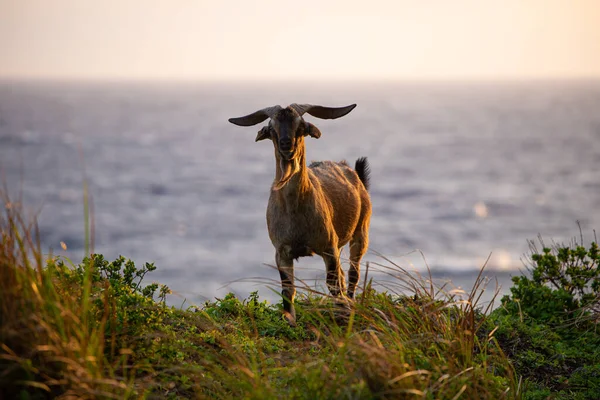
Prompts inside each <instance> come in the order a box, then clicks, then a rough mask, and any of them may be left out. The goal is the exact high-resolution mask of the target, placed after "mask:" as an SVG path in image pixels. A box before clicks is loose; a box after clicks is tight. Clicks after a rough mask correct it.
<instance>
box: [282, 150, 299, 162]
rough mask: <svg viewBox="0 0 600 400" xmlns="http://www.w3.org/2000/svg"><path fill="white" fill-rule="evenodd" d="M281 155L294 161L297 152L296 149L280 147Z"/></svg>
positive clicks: (286, 159)
mask: <svg viewBox="0 0 600 400" xmlns="http://www.w3.org/2000/svg"><path fill="white" fill-rule="evenodd" d="M279 155H280V156H281V158H282V159H283V160H285V161H292V160H293V159H294V156H295V155H296V153H295V151H294V150H287V151H286V150H282V149H279Z"/></svg>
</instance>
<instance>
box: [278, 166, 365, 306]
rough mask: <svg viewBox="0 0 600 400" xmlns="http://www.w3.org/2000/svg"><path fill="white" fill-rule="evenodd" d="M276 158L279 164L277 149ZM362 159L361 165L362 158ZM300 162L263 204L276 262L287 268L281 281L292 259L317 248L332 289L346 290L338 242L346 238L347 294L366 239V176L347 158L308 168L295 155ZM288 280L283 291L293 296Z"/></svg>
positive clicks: (289, 276) (284, 276)
mask: <svg viewBox="0 0 600 400" xmlns="http://www.w3.org/2000/svg"><path fill="white" fill-rule="evenodd" d="M276 159H277V164H278V165H279V162H280V160H279V158H278V156H277V154H276ZM362 162H363V163H364V166H365V168H366V160H363V161H362ZM299 164H300V165H298V171H297V172H296V173H295V174H294V175H293V176H292V178H291V179H290V180H289V182H288V183H287V184H286V185H285V186H284V187H283V188H281V189H274V188H273V189H272V190H271V195H270V198H269V204H268V207H267V227H268V230H269V237H270V238H271V242H272V243H273V246H274V247H275V250H276V261H277V266H278V268H279V269H280V272H281V271H282V268H283V269H285V268H286V266H287V267H288V270H289V274H288V272H282V274H281V275H282V281H286V280H289V281H293V275H292V274H293V260H294V259H297V258H299V257H306V256H312V255H314V254H317V255H319V256H321V257H323V260H324V261H325V264H326V267H327V285H328V286H329V290H330V291H331V293H332V294H333V295H339V294H340V293H343V292H345V279H344V276H343V275H344V273H343V271H342V270H341V265H340V259H339V256H340V250H341V248H342V247H343V246H345V245H346V244H348V243H349V242H350V270H349V272H348V282H349V285H348V291H347V294H348V297H350V298H352V297H353V295H354V291H355V289H356V285H357V283H358V275H359V270H360V267H359V263H360V259H361V258H362V256H363V255H364V253H365V252H366V249H367V246H368V242H369V240H368V230H369V221H370V217H371V201H370V198H369V194H368V192H367V189H366V185H367V184H368V183H367V182H368V181H367V180H366V179H367V178H366V177H363V178H364V179H365V181H364V183H363V181H362V180H361V177H360V176H359V174H358V173H357V171H355V170H353V169H352V168H350V167H349V166H348V164H347V163H346V162H332V161H322V162H313V163H312V164H311V165H310V166H309V167H308V168H307V167H306V165H305V163H304V157H300V161H299ZM357 165H359V164H358V163H357ZM277 179H278V174H276V181H277ZM284 286H285V285H284ZM290 286H292V287H289V288H288V292H289V293H287V295H288V298H290V299H292V300H293V297H294V294H295V289H294V288H293V285H290ZM284 291H285V287H284Z"/></svg>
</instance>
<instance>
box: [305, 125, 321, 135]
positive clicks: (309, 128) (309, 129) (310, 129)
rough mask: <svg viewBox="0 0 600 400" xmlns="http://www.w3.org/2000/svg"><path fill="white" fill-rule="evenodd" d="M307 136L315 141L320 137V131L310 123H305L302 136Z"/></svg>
mask: <svg viewBox="0 0 600 400" xmlns="http://www.w3.org/2000/svg"><path fill="white" fill-rule="evenodd" d="M308 135H310V136H312V137H314V138H315V139H318V138H320V137H321V131H320V130H319V128H317V127H316V126H314V125H313V124H311V123H310V122H305V125H304V136H308Z"/></svg>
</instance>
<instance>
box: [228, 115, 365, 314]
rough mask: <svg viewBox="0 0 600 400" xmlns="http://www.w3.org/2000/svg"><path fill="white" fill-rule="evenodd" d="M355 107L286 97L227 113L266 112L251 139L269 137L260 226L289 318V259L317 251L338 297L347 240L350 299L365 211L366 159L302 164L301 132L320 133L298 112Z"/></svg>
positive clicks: (254, 118) (241, 121)
mask: <svg viewBox="0 0 600 400" xmlns="http://www.w3.org/2000/svg"><path fill="white" fill-rule="evenodd" d="M354 107H356V105H355V104H353V105H350V106H347V107H340V108H331V107H322V106H313V105H309V104H303V105H299V104H292V105H290V106H288V107H286V108H282V107H280V106H274V107H269V108H265V109H262V110H259V111H256V112H254V113H252V114H249V115H246V116H244V117H239V118H230V119H229V122H231V123H233V124H236V125H240V126H252V125H256V124H258V123H260V122H262V121H264V120H266V119H267V118H270V121H269V124H268V125H267V126H265V127H263V128H262V129H261V130H260V131H259V132H258V135H257V136H256V141H259V140H264V139H271V141H272V142H273V145H274V147H275V181H274V182H273V186H272V187H271V195H270V197H269V204H268V206H267V227H268V230H269V237H270V238H271V242H272V243H273V246H274V247H275V261H276V263H277V268H278V270H279V274H280V276H281V285H282V289H283V290H282V292H281V294H282V297H283V305H284V313H285V316H286V318H287V320H288V322H289V323H290V324H292V325H293V324H295V321H296V312H295V310H294V304H293V303H294V297H295V295H296V289H295V287H294V259H297V258H299V257H306V256H312V255H313V254H318V255H319V256H321V257H323V260H324V261H325V266H326V268H327V286H328V288H329V291H330V293H331V294H332V295H333V296H340V295H342V296H343V295H344V290H345V280H344V272H343V271H342V268H341V264H340V250H341V248H342V247H343V246H344V245H346V243H348V242H350V270H349V271H348V291H347V294H348V297H349V298H353V297H354V292H355V290H356V285H357V283H358V279H359V274H360V260H361V258H362V256H363V255H364V254H365V252H366V251H367V246H368V243H369V220H370V218H371V200H370V198H369V194H368V192H367V189H368V186H369V166H368V163H367V159H366V158H359V159H358V160H357V161H356V166H355V170H353V169H352V168H350V167H349V166H348V164H346V162H339V163H336V162H331V161H323V162H313V163H312V164H311V165H310V166H309V167H308V168H307V166H306V156H305V146H304V137H305V136H311V137H314V138H319V137H320V136H321V132H320V131H319V129H318V128H317V127H316V126H314V125H313V124H311V123H309V122H306V121H304V119H303V118H302V115H303V114H304V113H308V114H310V115H312V116H314V117H317V118H322V119H334V118H339V117H342V116H344V115H346V114H348V113H349V112H350V111H352V109H354Z"/></svg>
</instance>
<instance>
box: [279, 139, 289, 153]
mask: <svg viewBox="0 0 600 400" xmlns="http://www.w3.org/2000/svg"><path fill="white" fill-rule="evenodd" d="M279 148H280V149H281V150H284V151H287V150H291V149H292V140H291V139H289V138H282V139H280V140H279Z"/></svg>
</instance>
